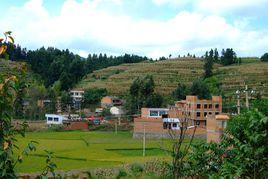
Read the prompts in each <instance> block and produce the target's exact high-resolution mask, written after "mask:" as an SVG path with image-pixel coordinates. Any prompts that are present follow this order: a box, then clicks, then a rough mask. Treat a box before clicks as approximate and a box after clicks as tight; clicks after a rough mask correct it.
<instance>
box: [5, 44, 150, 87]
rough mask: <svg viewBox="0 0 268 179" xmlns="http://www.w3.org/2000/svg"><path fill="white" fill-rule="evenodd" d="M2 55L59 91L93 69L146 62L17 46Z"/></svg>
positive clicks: (127, 55) (126, 57) (103, 55)
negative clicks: (23, 66)
mask: <svg viewBox="0 0 268 179" xmlns="http://www.w3.org/2000/svg"><path fill="white" fill-rule="evenodd" d="M7 46H8V50H7V53H6V55H5V56H0V58H1V57H2V58H9V59H11V60H12V61H24V62H27V63H28V64H29V65H30V67H31V69H32V71H33V72H34V73H36V74H38V75H40V77H41V79H42V80H43V82H44V84H45V86H46V87H49V86H52V85H53V84H54V83H55V82H56V81H59V82H60V83H61V90H68V89H70V88H72V87H73V86H74V85H75V84H76V83H77V82H78V81H79V80H81V79H82V77H83V76H84V75H86V74H88V73H91V72H92V71H94V70H98V69H102V68H106V67H109V66H115V65H120V64H122V63H138V62H141V61H147V60H149V59H148V58H147V57H141V56H137V55H130V54H125V55H122V56H117V57H115V56H109V57H108V56H107V55H106V54H101V53H100V54H99V55H97V54H89V55H88V57H87V58H82V57H80V56H79V55H76V54H73V53H72V52H70V51H69V50H68V49H66V50H59V49H57V48H53V47H48V48H44V47H42V48H40V49H37V50H27V49H25V48H23V49H22V48H21V47H20V46H19V45H14V44H8V45H7Z"/></svg>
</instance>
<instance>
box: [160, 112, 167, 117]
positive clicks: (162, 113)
mask: <svg viewBox="0 0 268 179" xmlns="http://www.w3.org/2000/svg"><path fill="white" fill-rule="evenodd" d="M164 114H167V112H166V111H159V116H162V115H164Z"/></svg>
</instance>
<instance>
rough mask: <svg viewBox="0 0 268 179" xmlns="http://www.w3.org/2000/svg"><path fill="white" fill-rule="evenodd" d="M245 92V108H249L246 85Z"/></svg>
mask: <svg viewBox="0 0 268 179" xmlns="http://www.w3.org/2000/svg"><path fill="white" fill-rule="evenodd" d="M245 93H246V107H247V109H249V102H248V85H246V88H245Z"/></svg>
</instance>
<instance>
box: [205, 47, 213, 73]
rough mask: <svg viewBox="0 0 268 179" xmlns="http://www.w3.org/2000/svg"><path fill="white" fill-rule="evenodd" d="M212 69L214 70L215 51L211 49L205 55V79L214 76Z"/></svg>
mask: <svg viewBox="0 0 268 179" xmlns="http://www.w3.org/2000/svg"><path fill="white" fill-rule="evenodd" d="M212 69H213V50H212V49H211V50H210V51H209V55H208V53H206V55H205V64H204V71H205V74H204V77H205V78H208V77H211V76H212V74H213V73H212Z"/></svg>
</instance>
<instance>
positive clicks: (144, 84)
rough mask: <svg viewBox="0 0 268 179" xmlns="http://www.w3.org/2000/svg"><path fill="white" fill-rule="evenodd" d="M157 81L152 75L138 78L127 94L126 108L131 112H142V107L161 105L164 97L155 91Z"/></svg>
mask: <svg viewBox="0 0 268 179" xmlns="http://www.w3.org/2000/svg"><path fill="white" fill-rule="evenodd" d="M154 88H155V83H154V80H153V77H152V76H149V75H147V76H146V77H144V78H136V79H135V80H134V81H133V83H132V85H131V87H130V89H129V95H128V96H127V103H126V109H127V111H128V113H130V114H136V113H139V112H140V109H141V108H142V107H161V106H162V104H163V97H162V96H161V95H159V94H157V93H155V92H154Z"/></svg>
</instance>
